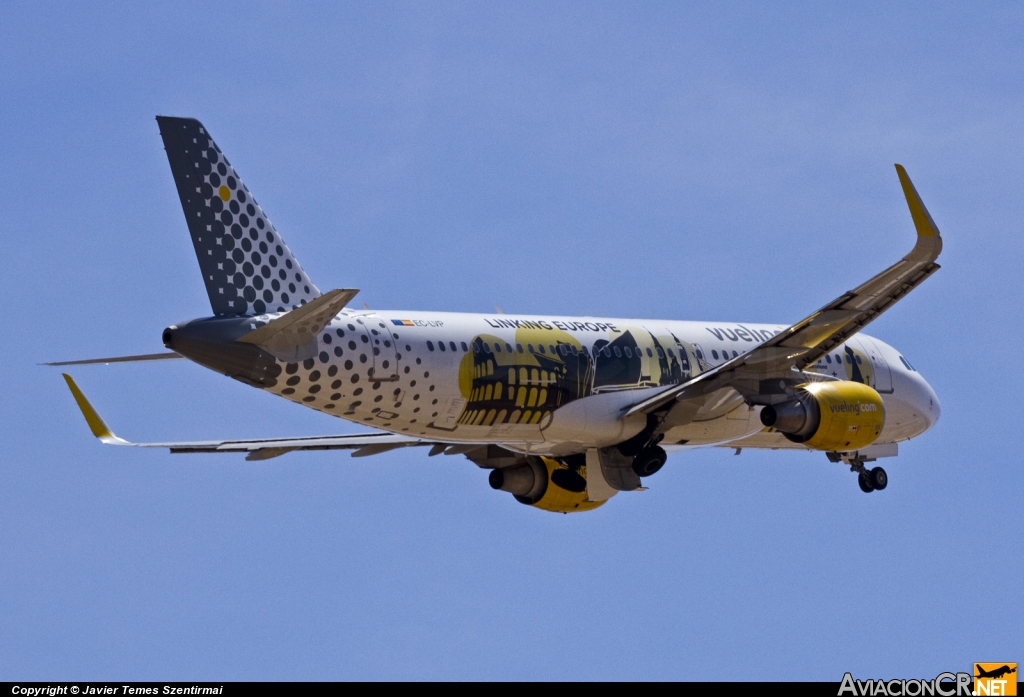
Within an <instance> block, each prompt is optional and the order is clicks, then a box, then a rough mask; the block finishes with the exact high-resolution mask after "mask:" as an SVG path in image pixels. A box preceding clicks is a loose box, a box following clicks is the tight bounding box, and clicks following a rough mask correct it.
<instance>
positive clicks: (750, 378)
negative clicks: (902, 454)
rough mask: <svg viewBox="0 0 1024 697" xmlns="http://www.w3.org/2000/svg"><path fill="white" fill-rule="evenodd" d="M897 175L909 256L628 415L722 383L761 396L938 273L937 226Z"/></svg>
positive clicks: (898, 169) (903, 178)
mask: <svg viewBox="0 0 1024 697" xmlns="http://www.w3.org/2000/svg"><path fill="white" fill-rule="evenodd" d="M896 173H897V174H898V175H899V178H900V184H901V185H902V186H903V194H904V196H906V198H907V205H908V206H909V207H910V215H911V217H912V218H913V220H914V227H915V228H917V243H916V244H915V245H914V248H913V249H912V250H911V251H910V253H909V254H907V255H906V256H905V257H903V258H902V259H900V260H899V261H898V262H896V263H895V264H893V265H892V266H890V267H889V268H888V269H886V270H885V271H883V272H882V273H880V274H878V275H877V276H875V277H874V278H872V279H870V280H869V281H867V282H865V283H862V284H861V285H859V286H857V287H856V288H854V289H853V290H851V291H848V292H846V293H844V294H843V295H841V296H839V297H838V298H836V299H835V300H833V301H832V302H830V303H829V304H827V305H825V307H823V308H821V309H820V310H818V311H817V312H815V313H814V314H812V315H810V316H809V317H806V318H804V319H802V320H800V321H799V322H797V323H796V324H794V325H793V326H791V327H789V328H788V329H786V330H785V331H783V332H781V333H779V334H776V335H775V336H773V337H772V338H771V339H768V340H767V341H765V342H763V343H761V344H759V345H758V346H756V347H754V348H753V349H752V350H750V351H748V352H747V353H745V354H743V355H742V356H738V357H737V358H733V359H732V360H731V361H728V362H726V363H723V364H722V365H720V366H718V367H716V368H714V369H712V370H709V371H707V372H705V373H702V374H700V375H698V376H697V377H695V378H694V379H692V380H690V381H689V382H686V383H683V384H682V385H676V386H674V387H670V388H668V389H667V390H665V391H663V392H661V393H659V394H657V395H655V396H653V397H650V398H648V399H645V400H643V401H641V402H638V403H636V404H634V405H632V406H631V407H630V408H629V409H628V410H626V412H625V415H629V414H635V413H637V412H651V411H654V410H656V409H658V408H660V407H662V406H664V405H666V404H668V403H669V402H671V401H673V400H678V401H681V400H685V399H691V398H694V397H700V396H703V395H708V394H710V393H711V392H714V391H715V390H718V389H721V388H723V387H732V388H734V389H736V390H737V391H738V392H740V393H741V394H745V395H749V394H760V393H761V392H762V391H763V388H764V387H765V386H764V385H762V381H764V380H771V379H772V378H781V377H787V376H789V375H791V374H792V373H793V371H802V370H803V369H804V368H806V367H807V366H808V365H812V364H813V363H816V362H817V361H818V360H819V359H820V358H821V357H822V356H824V355H825V354H826V353H828V352H829V351H831V350H833V349H834V348H835V347H836V346H838V345H840V344H842V343H843V342H844V341H846V340H847V339H849V338H850V337H852V336H853V335H854V334H856V333H857V332H859V331H860V330H862V329H863V328H864V327H866V326H867V325H868V324H870V323H871V322H872V321H874V320H875V318H877V317H878V316H879V315H880V314H882V313H883V312H885V311H886V310H888V309H889V308H890V307H892V306H893V305H894V304H895V303H896V302H897V301H898V300H900V299H901V298H903V296H905V295H906V294H907V293H909V292H910V291H911V290H913V289H914V288H916V287H917V286H919V285H920V284H921V283H922V282H923V281H924V280H925V279H926V278H928V277H929V276H931V275H932V274H933V273H935V272H936V271H938V270H939V265H938V264H936V263H935V260H936V259H937V258H938V256H939V253H940V252H941V251H942V238H941V237H940V235H939V229H938V227H937V226H936V225H935V221H933V220H932V217H931V215H930V214H929V213H928V209H927V208H925V206H924V202H922V201H921V197H920V196H919V195H918V193H917V190H916V189H915V188H914V185H913V183H912V182H911V181H910V177H908V176H907V171H906V170H905V169H904V168H903V166H902V165H896ZM769 391H770V390H769Z"/></svg>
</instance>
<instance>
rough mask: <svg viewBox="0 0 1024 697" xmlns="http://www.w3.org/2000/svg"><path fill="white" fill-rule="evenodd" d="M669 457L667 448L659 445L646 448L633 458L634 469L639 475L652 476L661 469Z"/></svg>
mask: <svg viewBox="0 0 1024 697" xmlns="http://www.w3.org/2000/svg"><path fill="white" fill-rule="evenodd" d="M667 459H668V454H667V453H666V452H665V450H664V449H663V448H661V447H659V446H657V445H652V446H649V447H647V448H644V449H643V450H641V451H640V452H639V453H637V455H636V457H634V458H633V471H634V472H636V475H637V476H638V477H650V476H651V475H652V474H654V473H655V472H657V471H658V470H660V469H661V467H662V465H664V464H665V460H667Z"/></svg>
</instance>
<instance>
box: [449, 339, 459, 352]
mask: <svg viewBox="0 0 1024 697" xmlns="http://www.w3.org/2000/svg"><path fill="white" fill-rule="evenodd" d="M448 347H449V348H451V350H452V352H453V353H454V352H455V351H458V350H459V347H458V346H456V345H455V342H454V341H449V342H448Z"/></svg>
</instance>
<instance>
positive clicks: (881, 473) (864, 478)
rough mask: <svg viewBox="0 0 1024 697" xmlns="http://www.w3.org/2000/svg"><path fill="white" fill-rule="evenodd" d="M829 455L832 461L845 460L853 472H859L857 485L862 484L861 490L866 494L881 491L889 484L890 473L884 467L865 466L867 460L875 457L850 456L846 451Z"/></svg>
mask: <svg viewBox="0 0 1024 697" xmlns="http://www.w3.org/2000/svg"><path fill="white" fill-rule="evenodd" d="M827 455H828V459H829V460H831V461H832V462H843V463H845V464H847V465H849V466H850V471H851V472H856V473H857V485H858V486H860V490H861V491H863V492H864V493H865V494H870V493H871V492H872V491H881V490H882V489H884V488H885V487H887V486H889V475H887V474H886V473H885V470H884V469H882V468H881V467H873V468H872V469H867V468H866V467H865V466H864V463H865V462H873V461H874V460H873V459H871V460H865V459H861V458H859V457H856V456H854V457H850V456H849V455H846V454H844V453H827ZM854 455H856V454H854Z"/></svg>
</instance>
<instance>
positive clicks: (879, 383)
mask: <svg viewBox="0 0 1024 697" xmlns="http://www.w3.org/2000/svg"><path fill="white" fill-rule="evenodd" d="M857 339H859V341H860V345H861V349H862V350H863V351H864V353H866V354H867V355H868V360H870V361H871V367H872V368H873V369H874V370H873V371H872V372H874V374H875V385H874V388H875V390H876V391H877V392H881V393H883V394H889V393H891V392H892V373H891V372H890V370H889V362H888V361H886V360H885V356H883V355H882V352H881V351H880V350H879V349H878V346H877V345H876V344H875V342H874V341H872V340H871V339H869V338H868V337H866V336H859V337H857Z"/></svg>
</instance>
